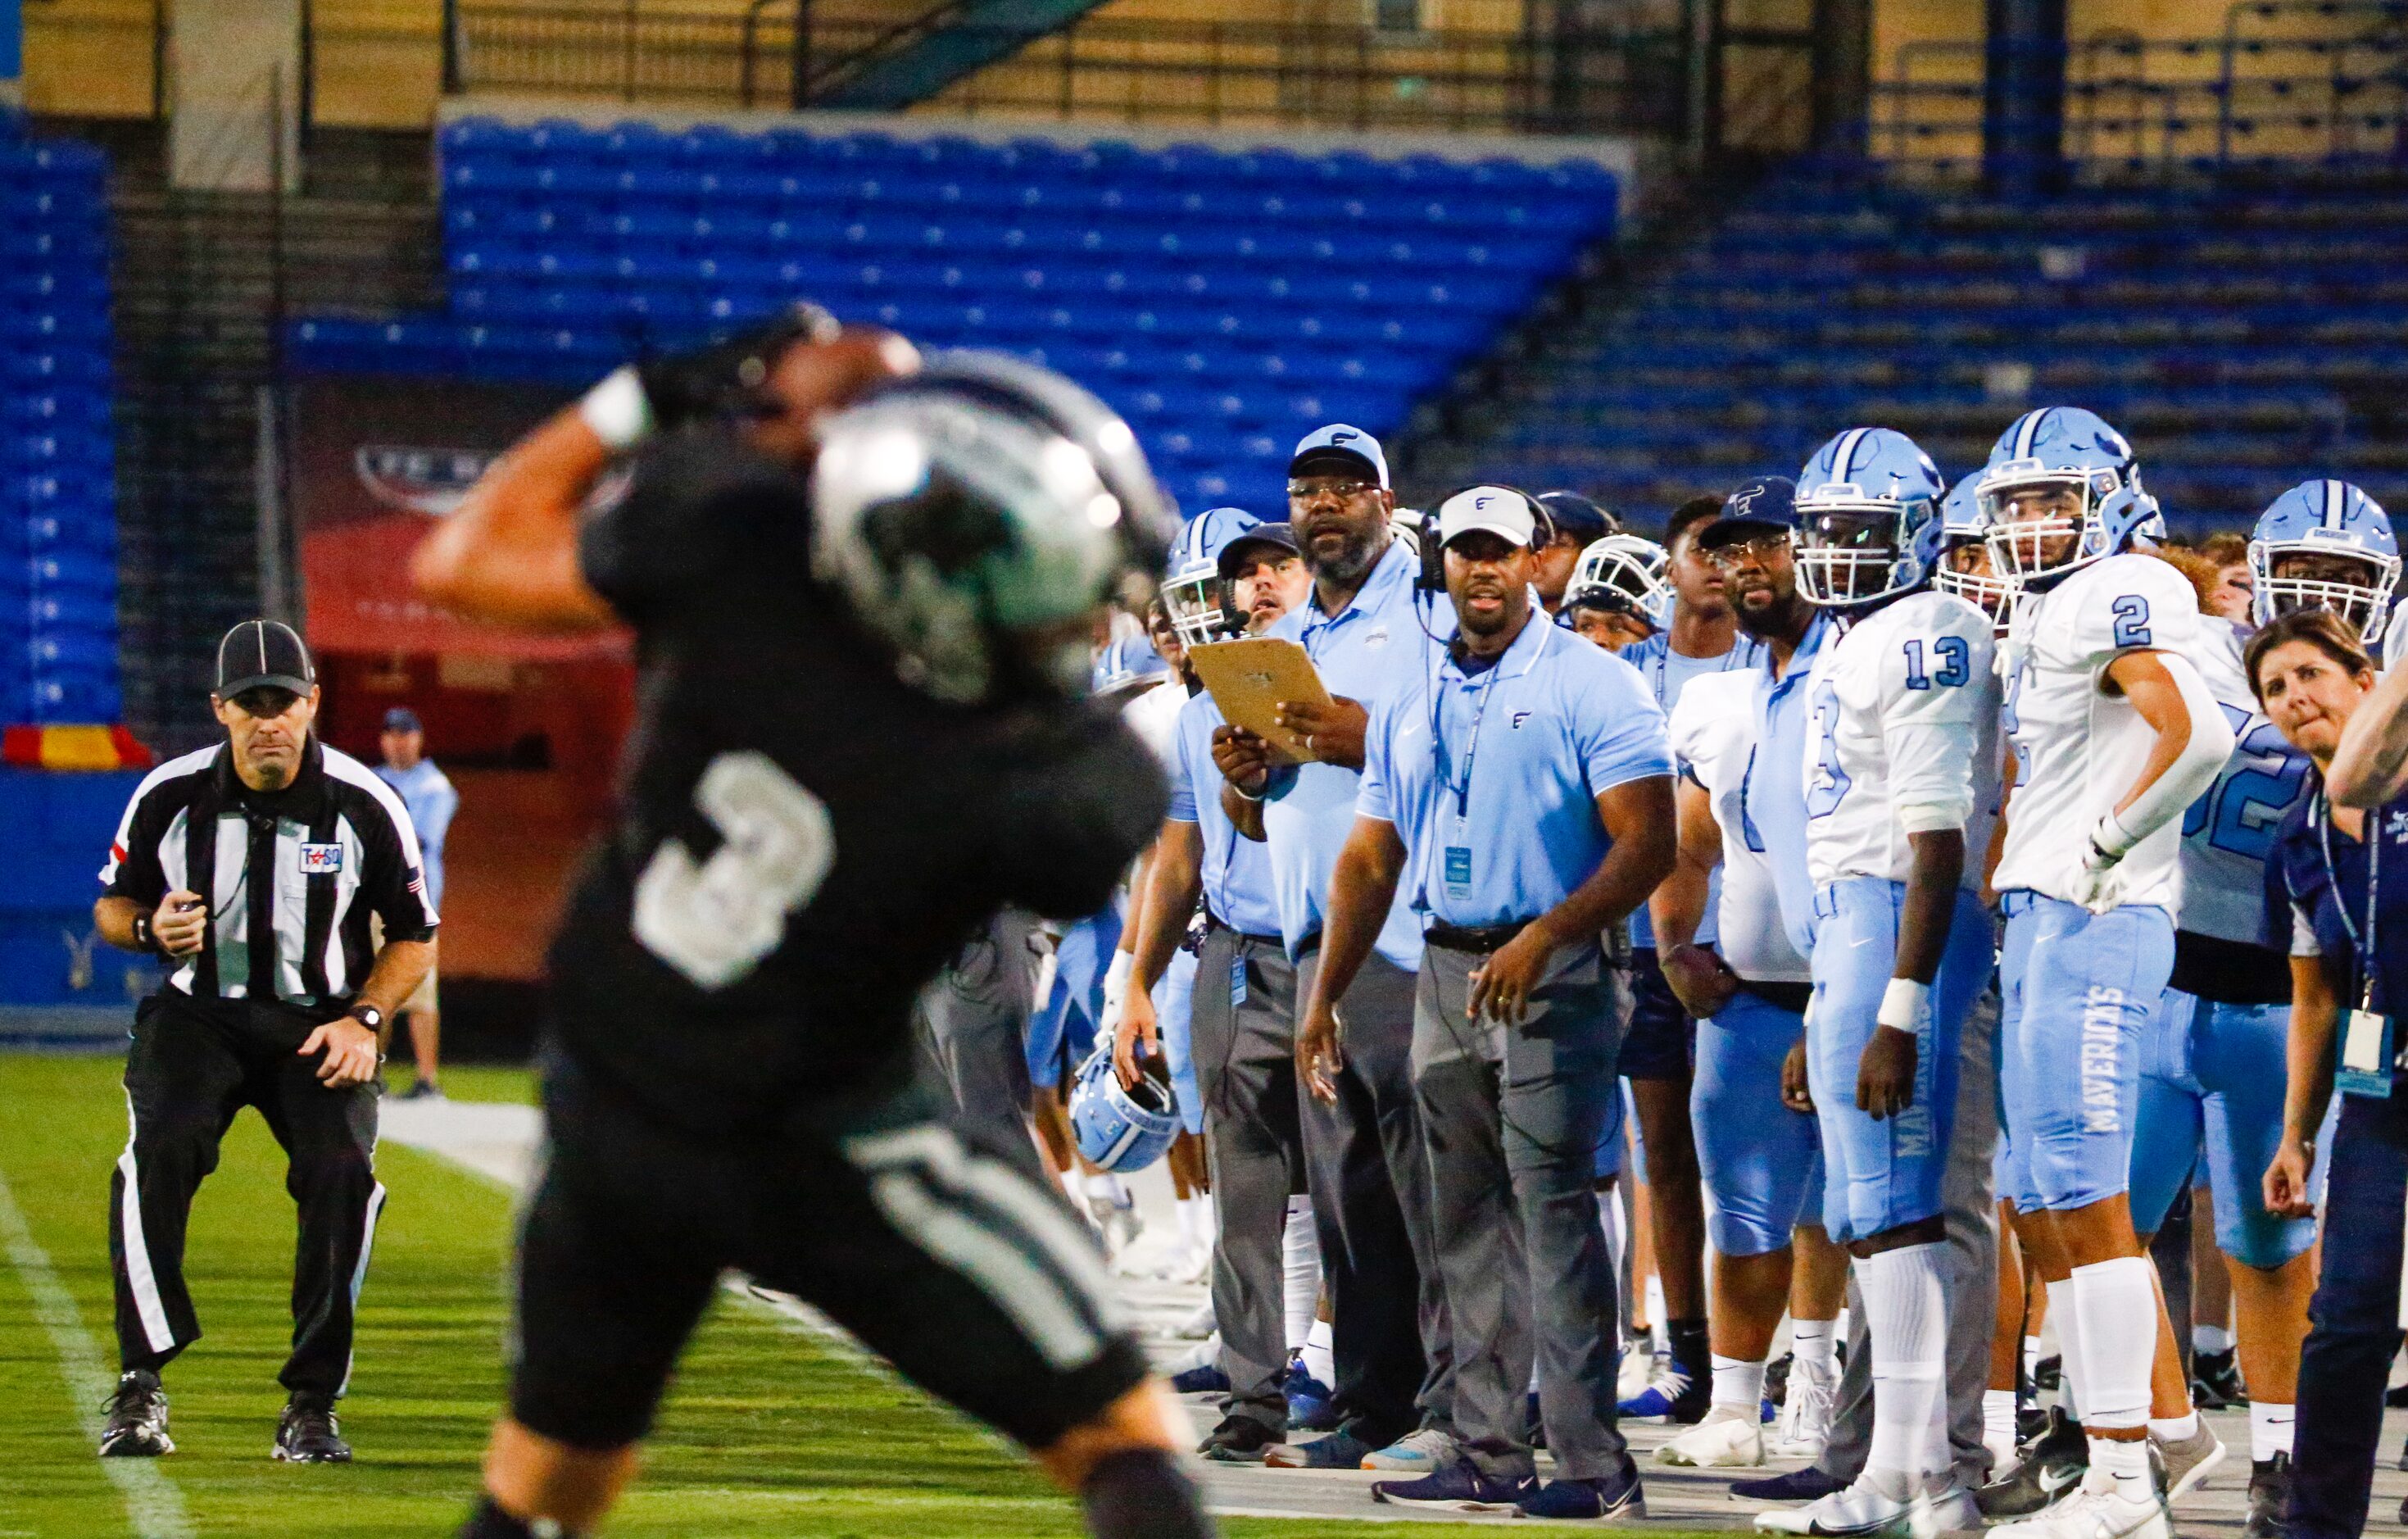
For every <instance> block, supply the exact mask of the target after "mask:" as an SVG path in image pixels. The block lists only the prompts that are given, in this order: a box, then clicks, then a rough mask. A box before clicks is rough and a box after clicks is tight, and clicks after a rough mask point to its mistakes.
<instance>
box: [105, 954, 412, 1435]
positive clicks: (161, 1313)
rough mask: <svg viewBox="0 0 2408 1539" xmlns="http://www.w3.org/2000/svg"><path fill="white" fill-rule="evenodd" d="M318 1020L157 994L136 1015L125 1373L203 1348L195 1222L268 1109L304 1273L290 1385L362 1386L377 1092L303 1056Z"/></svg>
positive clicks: (121, 1335)
mask: <svg viewBox="0 0 2408 1539" xmlns="http://www.w3.org/2000/svg"><path fill="white" fill-rule="evenodd" d="M312 1029H313V1026H312V1023H311V1022H310V1021H308V1019H306V1018H305V1017H303V1016H302V1015H300V1014H297V1013H294V1012H293V1011H289V1010H284V1009H280V1008H278V1007H274V1006H266V1007H259V1006H253V1005H251V1004H248V1003H246V1002H244V1001H243V1000H193V999H188V998H186V997H185V996H183V995H181V994H179V993H176V992H174V991H172V990H164V989H163V990H162V991H161V992H160V993H158V994H155V995H153V996H151V997H150V999H148V1000H144V1001H143V1003H142V1007H141V1009H140V1010H139V1011H138V1012H136V1015H135V1018H134V1045H133V1048H132V1050H131V1051H130V1052H129V1053H128V1054H127V1056H126V1059H125V1104H126V1111H127V1115H128V1118H129V1119H130V1121H131V1124H132V1127H131V1130H130V1133H129V1135H128V1137H127V1139H126V1143H125V1152H124V1153H123V1154H122V1155H120V1156H118V1158H117V1168H116V1170H115V1171H114V1172H112V1173H111V1174H110V1176H109V1180H108V1257H109V1262H110V1267H111V1270H112V1271H113V1272H114V1273H115V1274H116V1280H117V1350H118V1358H119V1360H120V1361H121V1363H122V1365H123V1366H124V1368H125V1369H127V1370H129V1371H131V1370H133V1369H137V1368H147V1369H150V1370H152V1371H153V1372H156V1371H157V1370H158V1369H159V1368H161V1367H162V1366H164V1365H165V1363H167V1362H168V1361H169V1360H170V1359H173V1358H174V1357H175V1356H176V1354H177V1353H179V1352H181V1351H182V1350H183V1349H184V1348H185V1347H187V1346H190V1345H192V1344H193V1343H194V1342H196V1341H198V1340H200V1337H201V1326H200V1321H199V1319H198V1318H197V1317H196V1316H194V1314H193V1298H192V1295H191V1293H190V1292H188V1291H187V1290H186V1289H185V1287H184V1226H185V1222H186V1220H187V1219H188V1218H189V1217H190V1216H191V1215H192V1211H193V1194H194V1193H195V1192H197V1191H198V1190H199V1189H200V1185H201V1182H202V1180H203V1179H204V1178H205V1177H207V1176H208V1173H209V1172H211V1171H214V1170H216V1169H217V1165H218V1143H219V1141H220V1140H221V1139H222V1138H223V1137H224V1136H225V1130H226V1129H227V1127H228V1126H230V1125H231V1124H232V1123H233V1121H234V1117H235V1114H236V1112H238V1111H240V1110H241V1109H242V1108H243V1107H245V1106H254V1107H257V1108H258V1109H259V1115H261V1116H262V1117H264V1118H265V1119H266V1121H267V1127H268V1130H269V1131H271V1132H273V1133H274V1134H275V1135H276V1141H277V1142H278V1143H280V1144H282V1145H283V1146H284V1153H285V1156H286V1158H287V1159H288V1160H289V1161H290V1164H289V1166H288V1168H287V1172H286V1175H285V1178H284V1187H285V1190H287V1191H289V1192H291V1193H292V1194H293V1200H294V1203H296V1204H297V1205H298V1207H299V1209H300V1215H301V1238H300V1244H299V1246H298V1247H297V1249H296V1250H295V1252H294V1263H293V1355H292V1356H291V1357H290V1358H289V1359H286V1361H285V1364H284V1372H283V1373H282V1374H279V1380H280V1381H281V1382H282V1384H283V1385H284V1387H285V1388H287V1389H289V1390H291V1391H293V1392H294V1393H295V1394H306V1395H312V1396H318V1397H322V1398H324V1399H326V1400H329V1401H331V1400H333V1399H334V1398H335V1397H336V1396H337V1395H339V1394H341V1393H342V1391H343V1387H344V1385H345V1383H346V1382H347V1381H348V1380H349V1379H350V1377H351V1314H352V1309H353V1307H354V1306H355V1305H356V1304H357V1302H358V1301H359V1292H360V1284H361V1283H362V1281H363V1280H365V1278H366V1275H367V1261H368V1250H369V1246H370V1245H371V1244H373V1242H374V1240H375V1238H376V1224H377V1215H378V1213H379V1211H380V1210H381V1209H382V1207H383V1206H384V1188H383V1187H380V1186H379V1185H378V1184H377V1180H376V1175H375V1172H374V1171H373V1169H372V1168H371V1166H370V1163H369V1161H370V1157H371V1156H372V1155H373V1153H374V1152H375V1149H376V1128H377V1088H376V1086H374V1085H363V1086H352V1087H351V1088H349V1089H341V1090H331V1089H328V1088H327V1087H326V1086H323V1085H321V1084H320V1083H319V1082H318V1077H317V1075H318V1068H319V1066H320V1064H321V1063H322V1062H323V1061H324V1059H323V1055H322V1054H314V1053H313V1054H311V1055H310V1056H309V1057H306V1058H305V1057H300V1048H301V1044H302V1043H303V1042H304V1041H306V1040H308V1035H309V1033H310V1031H311V1030H312Z"/></svg>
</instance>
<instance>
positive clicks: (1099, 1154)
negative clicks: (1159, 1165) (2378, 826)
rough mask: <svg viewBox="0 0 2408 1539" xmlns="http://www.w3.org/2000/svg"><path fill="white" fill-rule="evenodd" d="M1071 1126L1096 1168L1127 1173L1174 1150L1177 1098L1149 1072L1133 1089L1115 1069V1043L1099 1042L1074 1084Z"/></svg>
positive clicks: (1071, 1098)
mask: <svg viewBox="0 0 2408 1539" xmlns="http://www.w3.org/2000/svg"><path fill="white" fill-rule="evenodd" d="M1069 1112H1070V1131H1071V1133H1072V1135H1073V1136H1074V1137H1076V1138H1077V1139H1078V1141H1079V1152H1080V1153H1081V1154H1082V1155H1084V1156H1086V1157H1087V1159H1088V1160H1089V1162H1090V1163H1092V1164H1094V1165H1095V1166H1096V1168H1097V1169H1098V1170H1105V1171H1111V1172H1114V1173H1115V1174H1122V1175H1125V1174H1127V1173H1128V1172H1131V1171H1141V1170H1143V1169H1145V1168H1146V1167H1147V1166H1148V1165H1151V1164H1153V1163H1154V1161H1155V1160H1157V1159H1160V1158H1162V1157H1163V1156H1164V1155H1166V1154H1168V1153H1169V1152H1170V1145H1171V1142H1172V1140H1174V1139H1176V1138H1177V1137H1178V1136H1179V1097H1178V1095H1177V1094H1176V1093H1175V1092H1173V1091H1172V1089H1171V1088H1170V1086H1168V1085H1165V1084H1164V1083H1162V1082H1161V1081H1160V1080H1157V1079H1155V1078H1154V1076H1153V1075H1151V1074H1140V1075H1139V1076H1138V1077H1137V1088H1136V1089H1134V1090H1132V1089H1129V1088H1128V1087H1127V1086H1124V1085H1122V1084H1121V1082H1120V1076H1119V1075H1117V1074H1115V1073H1113V1072H1112V1044H1111V1040H1110V1039H1109V1038H1107V1039H1105V1040H1103V1041H1101V1042H1098V1043H1097V1044H1096V1050H1095V1051H1094V1052H1093V1053H1091V1054H1089V1055H1088V1056H1087V1061H1086V1062H1084V1063H1082V1064H1081V1065H1080V1066H1079V1072H1078V1076H1077V1078H1075V1079H1074V1080H1072V1081H1071V1084H1070V1107H1069Z"/></svg>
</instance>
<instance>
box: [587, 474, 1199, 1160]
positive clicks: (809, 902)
mask: <svg viewBox="0 0 2408 1539" xmlns="http://www.w3.org/2000/svg"><path fill="white" fill-rule="evenodd" d="M579 559H580V564H581V569H582V571H583V573H584V576H585V578H586V581H587V582H588V583H591V584H592V585H593V587H594V589H595V591H596V592H598V593H599V594H601V595H602V597H605V598H607V599H608V600H609V602H610V605H611V607H612V608H613V609H614V610H616V611H618V613H619V614H620V615H621V616H622V617H623V618H624V619H625V620H626V621H627V622H628V623H629V624H630V625H632V626H634V627H635V632H636V644H637V654H638V655H637V662H638V682H637V703H638V719H637V723H636V727H635V731H634V732H633V734H632V735H631V736H630V737H629V739H628V741H627V743H626V746H625V749H624V755H623V762H622V766H621V771H620V786H619V794H618V800H617V805H616V807H615V808H614V810H613V813H612V817H613V827H611V829H610V830H609V833H608V835H607V837H605V838H604V839H603V840H602V841H600V842H599V843H598V845H597V847H596V848H595V850H594V851H593V853H592V855H591V856H590V857H589V859H588V861H587V863H586V867H585V870H584V872H583V874H582V875H581V878H580V881H579V884H578V886H577V889H576V893H575V895H574V897H573V898H572V899H571V901H570V904H569V909H568V913H567V914H566V918H565V919H564V920H563V922H562V925H561V929H560V933H559V936H558V938H557V940H556V941H555V942H554V944H553V947H552V957H551V965H550V974H551V976H550V980H549V982H550V989H551V999H550V1020H549V1021H548V1023H547V1031H548V1033H549V1037H550V1040H551V1042H552V1044H553V1045H555V1046H557V1047H559V1048H561V1049H564V1050H566V1052H567V1053H569V1054H570V1055H571V1056H572V1057H574V1058H575V1059H576V1060H577V1062H578V1063H579V1065H580V1066H581V1068H584V1069H586V1070H588V1071H590V1072H594V1073H595V1074H597V1075H599V1076H601V1077H603V1078H606V1079H607V1080H609V1082H610V1083H611V1084H612V1085H613V1086H615V1087H617V1088H618V1089H619V1090H620V1091H622V1092H623V1093H624V1094H627V1095H630V1096H633V1097H636V1098H638V1100H640V1101H642V1102H643V1103H645V1104H647V1105H648V1106H650V1107H652V1109H654V1110H655V1111H656V1112H657V1113H658V1114H659V1115H662V1116H663V1117H664V1118H665V1119H666V1120H668V1121H669V1122H671V1123H673V1124H675V1125H677V1126H680V1127H681V1128H683V1129H687V1130H689V1131H692V1132H694V1133H696V1134H699V1135H702V1136H711V1135H714V1134H723V1133H731V1132H737V1131H740V1130H746V1129H756V1130H757V1129H760V1128H761V1127H762V1126H763V1125H765V1124H766V1123H767V1122H769V1121H771V1120H774V1119H775V1118H777V1117H778V1116H779V1115H781V1112H782V1111H783V1110H784V1109H785V1108H786V1107H788V1106H790V1105H792V1104H794V1103H795V1102H796V1101H798V1100H806V1099H810V1098H819V1097H826V1096H841V1095H846V1094H848V1093H857V1092H861V1091H865V1090H870V1089H881V1090H883V1089H891V1088H894V1087H896V1086H899V1085H900V1084H901V1083H903V1081H904V1079H905V1078H906V1077H907V1076H908V1075H909V1073H910V1011H911V1004H912V1000H913V999H914V998H915V997H916V995H917V994H918V992H919V990H920V988H921V986H922V985H924V984H925V983H926V982H927V981H928V979H929V978H930V977H932V976H933V975H934V974H935V973H936V971H938V969H939V967H940V966H941V965H942V964H943V963H944V962H945V960H946V959H947V958H948V957H949V956H952V955H953V952H954V951H955V950H956V949H957V948H958V947H959V946H960V945H961V943H962V942H963V941H964V940H966V939H967V938H968V936H969V935H970V934H971V933H972V931H973V930H974V929H976V928H978V927H979V926H981V925H982V924H984V923H985V922H986V920H987V919H988V917H989V916H990V915H991V914H993V913H995V912H996V909H997V908H998V907H1000V906H1002V905H1004V904H1007V903H1009V904H1015V905H1019V906H1022V907H1025V908H1028V909H1031V910H1033V911H1035V912H1037V913H1043V914H1047V915H1052V916H1056V917H1075V916H1078V915H1082V914H1087V913H1094V912H1096V911H1097V910H1098V909H1100V908H1102V907H1103V906H1104V904H1105V903H1106V902H1107V901H1108V900H1109V899H1110V898H1111V891H1112V888H1113V886H1114V885H1115V884H1116V883H1117V882H1118V880H1119V878H1120V875H1121V872H1122V870H1123V869H1124V868H1125V866H1126V865H1127V863H1128V861H1129V859H1130V857H1131V856H1134V855H1135V854H1136V853H1137V852H1138V851H1139V850H1140V849H1141V848H1143V847H1144V845H1145V843H1146V841H1148V840H1149V839H1150V838H1151V837H1152V836H1153V833H1154V830H1155V829H1156V828H1157V827H1159V826H1160V824H1161V820H1162V814H1163V812H1164V809H1165V807H1166V805H1167V802H1168V796H1167V793H1166V790H1165V787H1164V784H1163V778H1162V772H1161V770H1160V769H1159V768H1158V767H1157V766H1156V764H1155V763H1154V756H1153V755H1151V754H1150V753H1148V752H1147V751H1146V749H1145V748H1144V746H1143V745H1141V744H1140V742H1139V741H1137V739H1136V738H1135V737H1134V736H1133V735H1132V734H1131V733H1130V732H1129V731H1128V729H1127V728H1126V727H1125V726H1123V725H1122V723H1121V722H1120V721H1119V720H1118V719H1117V715H1116V713H1115V712H1111V711H1110V710H1108V709H1105V708H1103V707H1101V706H1098V705H1094V704H1090V703H1078V704H1073V703H1070V702H1066V701H1051V702H1038V701H1031V702H1029V703H1026V704H1023V705H1013V706H998V707H975V708H973V707H961V706H952V705H944V704H939V703H938V702H937V701H934V700H931V699H929V698H926V697H925V696H923V695H921V694H918V693H916V692H915V691H912V690H910V689H909V688H906V687H905V686H904V685H903V684H902V683H900V682H898V681H897V679H896V675H895V669H894V665H893V663H892V662H891V660H890V659H889V658H888V657H887V656H885V655H884V654H882V653H880V652H879V651H877V650H875V649H874V648H873V647H872V646H871V645H870V644H869V643H868V642H867V640H864V639H863V638H862V637H861V636H860V635H859V633H858V631H857V629H856V627H855V626H853V625H852V624H851V623H850V621H849V619H848V618H847V617H846V616H845V614H844V612H843V610H842V600H841V599H840V598H839V597H837V596H836V595H834V594H832V593H830V592H829V591H827V590H826V589H824V588H822V587H820V586H818V585H817V584H816V583H814V582H813V581H812V579H811V576H810V500H809V492H808V488H807V486H806V485H805V483H804V482H802V481H801V480H800V479H798V478H797V477H796V476H795V475H793V474H792V473H790V472H789V471H787V470H786V469H785V468H783V467H781V466H778V465H775V464H772V463H770V462H767V461H766V460H763V459H761V458H759V457H758V456H755V455H753V454H752V453H749V452H748V451H746V450H744V449H742V448H741V447H740V446H739V445H738V444H736V443H735V442H734V441H733V440H731V439H729V438H727V437H726V436H724V435H721V434H688V435H683V436H680V437H678V438H674V439H668V440H667V441H665V442H663V443H662V444H660V445H659V446H658V447H656V448H653V449H652V450H650V451H648V452H647V453H645V454H644V455H642V457H641V458H640V459H639V460H638V462H637V464H636V467H635V475H634V479H633V481H632V482H631V483H630V486H629V489H628V491H627V493H626V495H625V496H624V497H623V498H621V499H620V500H618V501H617V502H616V503H614V504H609V505H606V506H605V507H604V508H603V509H602V511H598V512H596V513H595V514H594V515H592V516H591V517H590V518H589V520H588V522H587V524H586V526H585V528H584V530H583V532H582V537H581V542H580V552H579Z"/></svg>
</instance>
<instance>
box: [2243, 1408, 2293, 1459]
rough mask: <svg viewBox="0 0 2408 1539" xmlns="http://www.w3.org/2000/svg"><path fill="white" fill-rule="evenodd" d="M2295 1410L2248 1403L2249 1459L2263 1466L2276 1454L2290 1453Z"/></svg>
mask: <svg viewBox="0 0 2408 1539" xmlns="http://www.w3.org/2000/svg"><path fill="white" fill-rule="evenodd" d="M2295 1409H2296V1407H2294V1406H2290V1405H2276V1404H2274V1403H2272V1402H2270V1401H2262V1400H2253V1401H2251V1402H2249V1458H2250V1460H2251V1461H2252V1462H2253V1463H2258V1464H2263V1463H2265V1462H2266V1460H2270V1459H2272V1458H2273V1457H2274V1456H2275V1455H2276V1454H2286V1453H2289V1452H2290V1451H2291V1417H2292V1412H2293V1411H2294V1410H2295Z"/></svg>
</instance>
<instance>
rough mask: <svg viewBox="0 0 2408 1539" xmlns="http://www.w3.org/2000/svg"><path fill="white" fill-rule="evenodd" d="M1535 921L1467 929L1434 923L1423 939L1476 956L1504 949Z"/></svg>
mask: <svg viewBox="0 0 2408 1539" xmlns="http://www.w3.org/2000/svg"><path fill="white" fill-rule="evenodd" d="M1532 923H1533V921H1531V920H1528V919H1512V920H1508V921H1506V922H1505V923H1504V924H1501V925H1484V926H1482V927H1481V928H1478V929H1466V928H1463V927H1462V926H1460V925H1432V926H1431V927H1430V928H1428V929H1426V930H1425V931H1423V932H1422V939H1423V940H1424V941H1425V942H1427V943H1429V944H1430V945H1434V946H1441V947H1443V948H1445V949H1446V950H1448V951H1468V952H1469V953H1471V954H1472V955H1473V956H1487V955H1488V954H1489V953H1491V952H1495V951H1502V950H1504V949H1505V946H1506V944H1507V943H1508V942H1511V941H1512V939H1513V937H1515V936H1517V935H1519V934H1521V933H1522V932H1523V931H1524V930H1526V929H1527V928H1529V927H1530V926H1531V924H1532Z"/></svg>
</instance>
